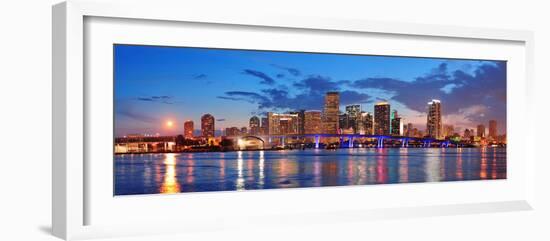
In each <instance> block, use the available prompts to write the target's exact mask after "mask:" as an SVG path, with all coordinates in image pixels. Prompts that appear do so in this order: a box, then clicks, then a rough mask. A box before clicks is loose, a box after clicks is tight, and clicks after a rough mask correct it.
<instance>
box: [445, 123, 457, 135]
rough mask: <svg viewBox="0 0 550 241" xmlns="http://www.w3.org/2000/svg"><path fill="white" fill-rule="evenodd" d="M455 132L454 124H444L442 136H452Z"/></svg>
mask: <svg viewBox="0 0 550 241" xmlns="http://www.w3.org/2000/svg"><path fill="white" fill-rule="evenodd" d="M454 133H455V127H454V126H453V125H443V134H442V137H451V136H452V135H453V134H454Z"/></svg>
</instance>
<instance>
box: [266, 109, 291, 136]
mask: <svg viewBox="0 0 550 241" xmlns="http://www.w3.org/2000/svg"><path fill="white" fill-rule="evenodd" d="M267 119H268V125H269V134H270V135H287V134H298V114H280V113H273V112H268V113H267Z"/></svg>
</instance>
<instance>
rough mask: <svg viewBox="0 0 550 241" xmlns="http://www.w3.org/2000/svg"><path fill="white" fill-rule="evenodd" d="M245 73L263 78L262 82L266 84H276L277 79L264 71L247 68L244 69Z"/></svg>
mask: <svg viewBox="0 0 550 241" xmlns="http://www.w3.org/2000/svg"><path fill="white" fill-rule="evenodd" d="M243 74H246V75H250V76H254V77H257V78H260V79H261V81H260V83H262V84H266V85H273V84H275V80H274V79H273V78H271V77H269V76H268V75H267V74H265V73H263V72H260V71H257V70H252V69H245V70H243Z"/></svg>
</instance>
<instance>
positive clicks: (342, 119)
mask: <svg viewBox="0 0 550 241" xmlns="http://www.w3.org/2000/svg"><path fill="white" fill-rule="evenodd" d="M338 127H339V128H340V130H339V131H347V129H349V126H348V114H346V113H340V114H338Z"/></svg>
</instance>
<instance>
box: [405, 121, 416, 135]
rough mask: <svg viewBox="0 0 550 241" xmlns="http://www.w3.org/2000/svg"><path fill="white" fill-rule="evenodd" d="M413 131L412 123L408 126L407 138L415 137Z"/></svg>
mask: <svg viewBox="0 0 550 241" xmlns="http://www.w3.org/2000/svg"><path fill="white" fill-rule="evenodd" d="M412 130H413V124H412V123H408V124H407V133H406V136H409V137H412V136H414V135H412V134H413V133H412Z"/></svg>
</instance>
